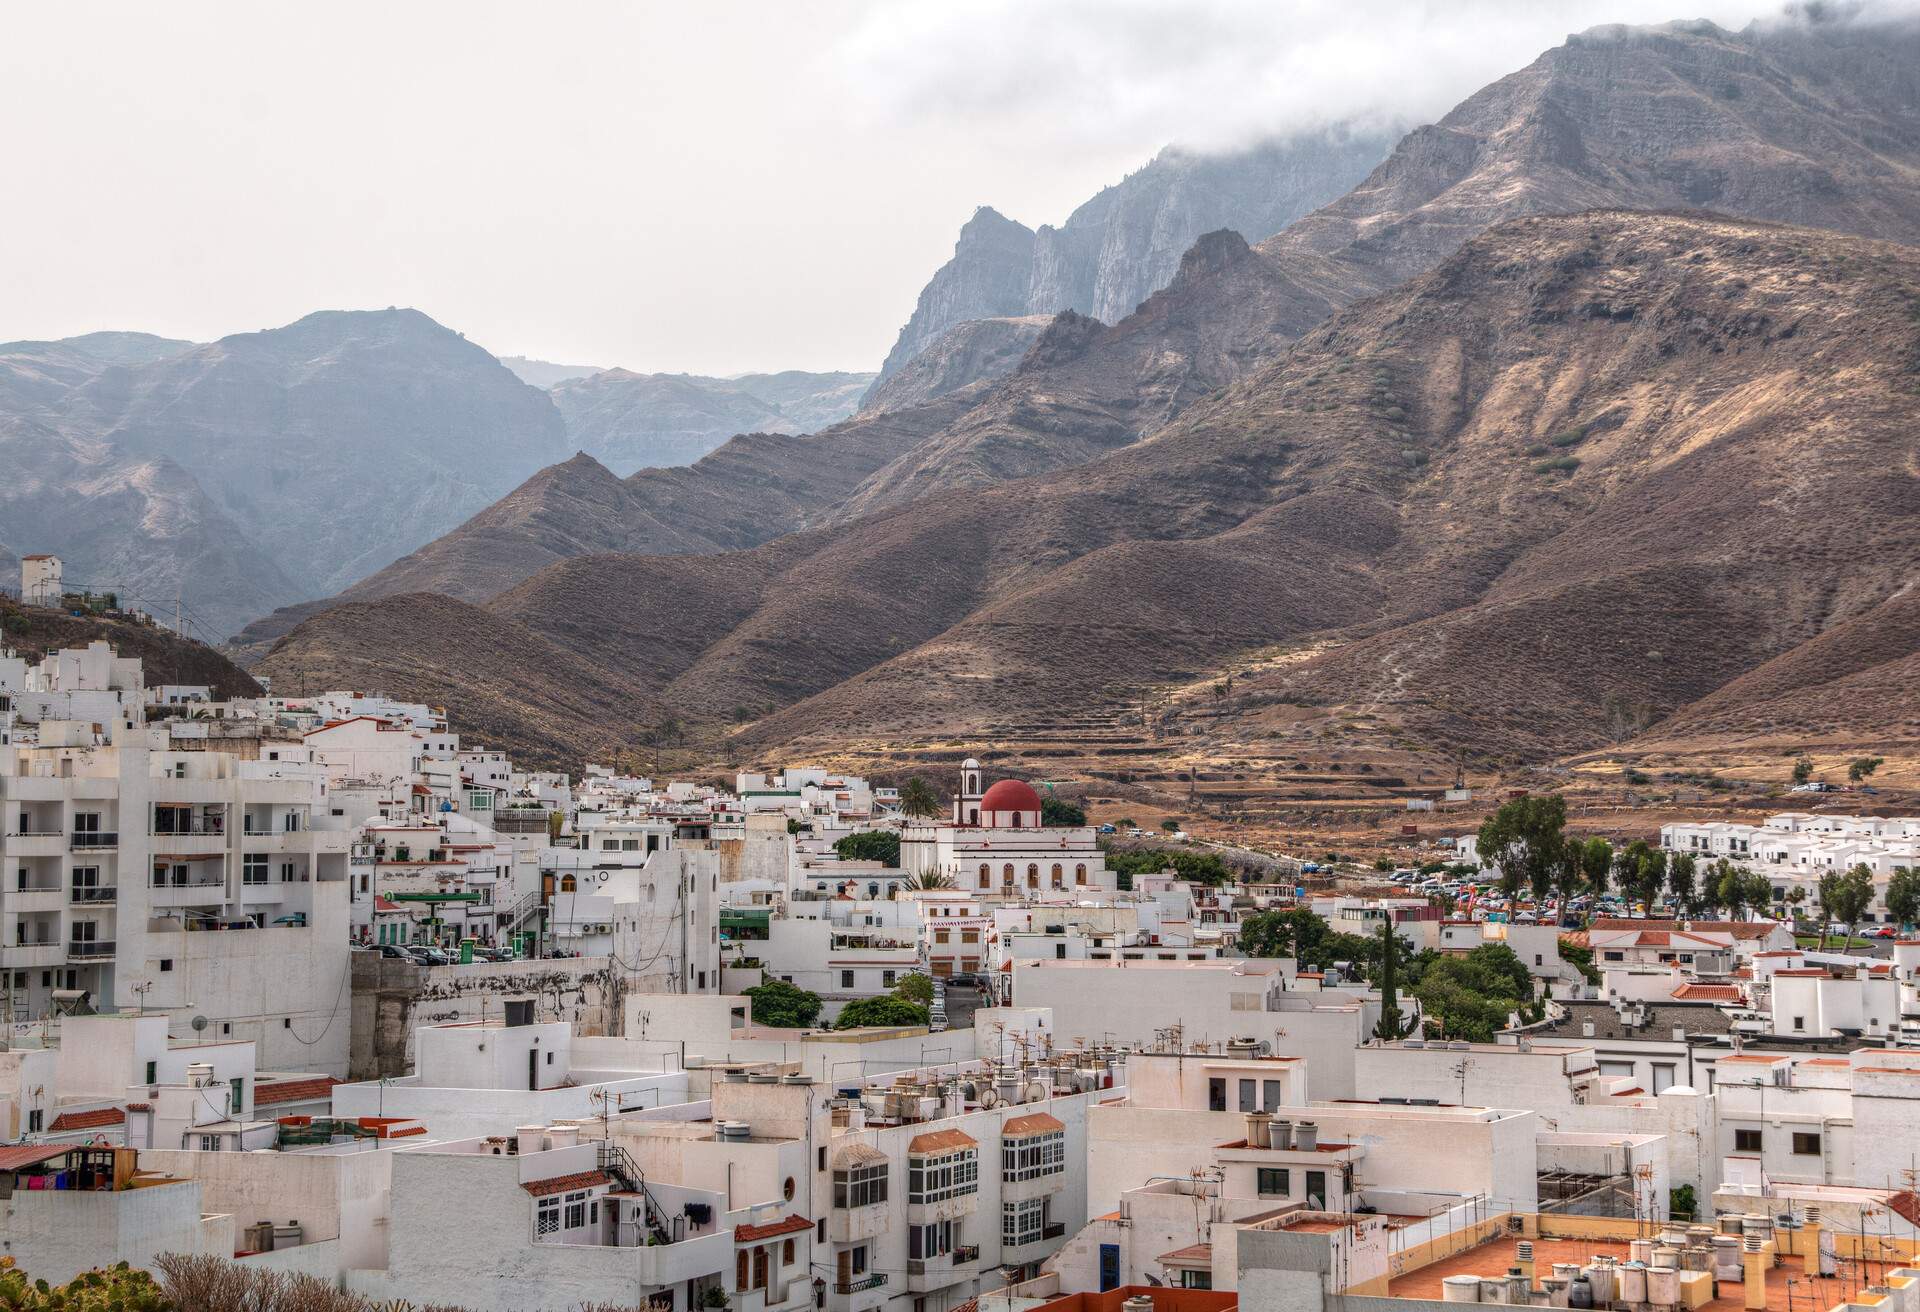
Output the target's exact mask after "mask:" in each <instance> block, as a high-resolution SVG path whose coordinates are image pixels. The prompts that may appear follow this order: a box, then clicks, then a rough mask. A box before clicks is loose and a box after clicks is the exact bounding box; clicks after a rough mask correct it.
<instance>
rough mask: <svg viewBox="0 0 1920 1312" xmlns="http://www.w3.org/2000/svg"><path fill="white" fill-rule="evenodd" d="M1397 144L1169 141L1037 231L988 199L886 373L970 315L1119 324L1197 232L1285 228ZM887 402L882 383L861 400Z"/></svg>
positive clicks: (1363, 136)
mask: <svg viewBox="0 0 1920 1312" xmlns="http://www.w3.org/2000/svg"><path fill="white" fill-rule="evenodd" d="M1392 142H1393V137H1392V136H1390V135H1384V134H1380V133H1362V132H1353V131H1349V130H1346V129H1337V130H1333V131H1329V132H1324V133H1312V134H1306V135H1302V136H1298V137H1292V138H1288V139H1286V140H1283V141H1270V142H1264V143H1262V144H1260V145H1258V146H1254V147H1252V148H1250V149H1246V150H1240V151H1232V152H1226V153H1221V154H1211V155H1210V154H1201V153H1197V152H1193V151H1186V150H1180V149H1177V148H1172V147H1169V148H1168V149H1167V150H1164V151H1162V152H1161V153H1160V154H1159V155H1157V156H1155V157H1154V159H1153V160H1152V161H1151V162H1149V163H1148V164H1146V165H1145V166H1144V167H1142V168H1141V169H1139V170H1138V171H1136V172H1134V173H1131V174H1129V175H1128V176H1127V177H1126V178H1125V179H1124V180H1123V181H1121V182H1118V183H1115V184H1114V185H1113V186H1111V187H1107V188H1106V189H1104V190H1103V191H1101V192H1100V194H1099V195H1097V196H1095V197H1094V198H1093V199H1092V200H1089V201H1088V202H1086V204H1084V205H1082V206H1080V207H1079V208H1078V209H1076V210H1075V211H1074V212H1073V213H1072V214H1070V215H1069V216H1068V217H1067V220H1066V222H1065V223H1063V224H1061V225H1060V226H1059V227H1057V228H1056V227H1053V226H1052V225H1050V224H1049V225H1043V226H1042V227H1041V228H1040V229H1039V230H1038V231H1037V232H1036V231H1031V230H1029V229H1028V228H1026V227H1025V226H1024V225H1022V224H1019V223H1015V222H1014V221H1012V220H1010V219H1007V218H1005V217H1003V216H1002V215H1000V214H998V213H997V212H995V211H994V210H991V209H984V208H983V209H981V210H979V211H978V212H976V213H975V215H974V216H973V218H972V219H971V220H969V221H968V222H967V224H966V225H965V226H964V227H963V228H961V230H960V240H959V241H958V242H957V243H956V244H955V246H954V252H953V258H952V259H951V260H949V261H948V262H947V263H946V264H945V265H943V266H941V268H940V269H939V271H938V272H936V273H935V274H934V276H933V278H932V280H931V281H929V282H928V284H927V287H926V289H925V290H924V291H923V292H921V294H920V301H919V304H918V305H916V306H915V307H914V312H913V316H912V318H910V319H909V320H908V321H907V324H906V327H904V328H902V329H901V330H900V337H899V340H898V341H897V342H895V343H894V347H893V350H892V351H891V352H890V353H889V354H888V356H887V359H886V363H885V364H884V365H882V366H881V370H880V381H881V382H883V383H884V382H885V381H887V380H888V379H890V378H892V376H893V375H894V374H896V373H898V372H899V371H900V370H901V369H903V368H904V367H905V366H906V365H907V363H908V362H909V361H911V360H913V359H915V358H916V357H918V356H919V355H920V354H921V352H923V351H925V350H927V349H928V348H929V347H930V346H932V345H933V344H934V343H935V342H937V341H939V340H940V339H941V337H942V336H943V335H944V334H945V333H947V332H948V331H949V330H950V329H952V328H955V327H957V326H958V325H960V324H962V323H965V322H967V321H968V320H971V319H984V318H994V317H1005V318H1018V317H1020V316H1023V315H1031V314H1040V315H1053V314H1057V313H1059V312H1060V311H1062V310H1074V311H1077V312H1078V313H1080V314H1084V315H1088V316H1090V317H1092V318H1095V319H1099V320H1102V321H1103V322H1106V323H1117V322H1119V321H1120V320H1121V319H1124V318H1126V317H1127V316H1128V315H1129V314H1131V313H1133V311H1134V309H1135V307H1137V306H1138V305H1139V304H1140V303H1141V302H1142V301H1144V300H1146V299H1147V297H1148V296H1150V295H1152V294H1153V293H1154V292H1156V291H1159V290H1160V289H1161V288H1162V287H1165V286H1166V285H1167V284H1168V283H1169V282H1171V281H1172V279H1173V275H1174V274H1175V273H1176V272H1177V271H1178V269H1179V267H1180V260H1181V257H1182V256H1184V255H1185V254H1186V252H1187V249H1188V248H1189V247H1191V246H1192V245H1193V243H1194V241H1195V240H1196V239H1197V238H1198V237H1199V236H1200V235H1201V234H1202V233H1206V232H1212V231H1214V230H1215V229H1218V228H1228V229H1231V230H1233V231H1235V232H1238V233H1240V234H1241V235H1243V236H1245V237H1246V238H1247V239H1248V240H1250V241H1259V240H1261V239H1262V238H1264V237H1266V236H1268V235H1270V234H1272V233H1275V232H1278V231H1280V229H1282V228H1284V227H1286V225H1287V224H1289V223H1291V222H1293V220H1295V219H1297V218H1299V217H1300V216H1301V215H1302V214H1305V213H1307V212H1308V211H1309V210H1311V209H1313V208H1315V207H1316V206H1318V205H1322V204H1324V203H1325V202H1327V201H1329V200H1332V199H1333V198H1334V197H1336V196H1338V195H1340V193H1342V192H1343V191H1345V190H1346V189H1347V188H1349V187H1351V186H1352V185H1353V184H1354V183H1356V182H1358V181H1359V180H1360V179H1361V178H1363V177H1365V176H1366V174H1367V170H1369V169H1371V168H1372V167H1373V166H1374V165H1375V164H1377V163H1379V161H1380V159H1381V157H1382V156H1383V155H1385V153H1386V151H1387V149H1388V147H1389V146H1390V145H1391V144H1392ZM1010 367H1011V364H1009V368H1010ZM982 376H985V375H982ZM885 402H886V396H885V394H883V393H881V392H880V391H878V390H877V387H876V390H875V391H874V392H872V393H869V395H868V396H867V399H866V400H865V401H864V402H863V403H862V405H863V408H865V409H873V408H876V407H879V406H881V405H883V404H885Z"/></svg>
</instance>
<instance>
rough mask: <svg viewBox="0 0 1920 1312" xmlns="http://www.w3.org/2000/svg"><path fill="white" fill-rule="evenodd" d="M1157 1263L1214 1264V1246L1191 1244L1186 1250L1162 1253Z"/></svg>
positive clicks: (1180, 1249) (1156, 1259)
mask: <svg viewBox="0 0 1920 1312" xmlns="http://www.w3.org/2000/svg"><path fill="white" fill-rule="evenodd" d="M1154 1261H1156V1262H1206V1263H1208V1264H1211V1263H1212V1262H1213V1245H1212V1244H1189V1245H1187V1246H1186V1247H1185V1248H1176V1249H1174V1250H1173V1251H1172V1252H1171V1253H1162V1254H1160V1256H1159V1257H1157V1258H1155V1259H1154Z"/></svg>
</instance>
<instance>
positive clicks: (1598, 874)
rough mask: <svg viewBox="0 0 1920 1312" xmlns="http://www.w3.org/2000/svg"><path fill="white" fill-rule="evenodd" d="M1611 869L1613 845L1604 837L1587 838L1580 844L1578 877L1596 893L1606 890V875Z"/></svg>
mask: <svg viewBox="0 0 1920 1312" xmlns="http://www.w3.org/2000/svg"><path fill="white" fill-rule="evenodd" d="M1612 870H1613V845H1612V844H1611V843H1609V842H1607V840H1606V839H1604V838H1589V839H1588V840H1587V841H1586V842H1584V843H1582V844H1581V845H1580V877H1581V879H1582V880H1584V881H1585V882H1586V885H1587V887H1588V888H1590V889H1592V890H1593V891H1594V892H1596V893H1604V892H1606V891H1607V876H1608V874H1609V873H1611V872H1612Z"/></svg>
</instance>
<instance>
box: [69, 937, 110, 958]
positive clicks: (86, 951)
mask: <svg viewBox="0 0 1920 1312" xmlns="http://www.w3.org/2000/svg"><path fill="white" fill-rule="evenodd" d="M67 955H68V956H70V957H110V956H112V955H113V940H112V939H110V938H97V939H93V940H91V941H90V942H86V943H69V944H67Z"/></svg>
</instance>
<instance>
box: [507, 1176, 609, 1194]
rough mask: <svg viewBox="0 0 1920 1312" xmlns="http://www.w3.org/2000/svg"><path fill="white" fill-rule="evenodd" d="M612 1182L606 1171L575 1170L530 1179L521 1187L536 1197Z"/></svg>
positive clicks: (590, 1187)
mask: <svg viewBox="0 0 1920 1312" xmlns="http://www.w3.org/2000/svg"><path fill="white" fill-rule="evenodd" d="M611 1183H612V1181H611V1180H609V1179H608V1178H607V1173H606V1172H605V1171H575V1172H574V1173H573V1174H572V1175H550V1176H548V1177H547V1178H546V1179H544V1180H528V1181H526V1182H525V1183H523V1184H522V1185H521V1186H520V1187H521V1188H522V1189H525V1190H526V1191H527V1192H528V1193H530V1194H532V1195H533V1196H534V1197H535V1198H545V1197H546V1196H547V1195H548V1194H564V1193H567V1192H570V1191H571V1190H574V1189H592V1188H594V1187H595V1186H597V1185H603V1184H611Z"/></svg>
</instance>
